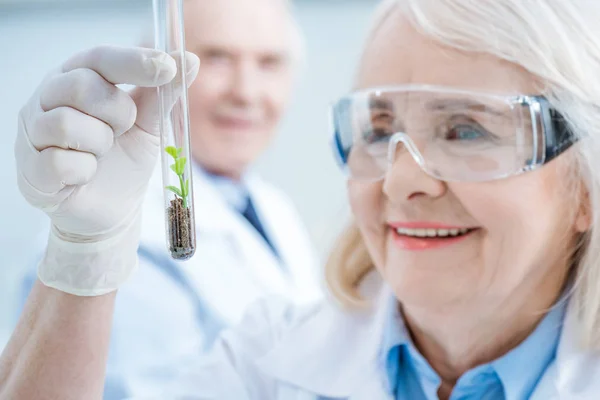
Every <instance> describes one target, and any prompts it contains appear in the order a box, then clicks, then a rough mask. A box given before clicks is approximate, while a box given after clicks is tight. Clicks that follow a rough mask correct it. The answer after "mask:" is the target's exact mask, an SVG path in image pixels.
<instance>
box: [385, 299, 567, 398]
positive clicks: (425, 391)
mask: <svg viewBox="0 0 600 400" xmlns="http://www.w3.org/2000/svg"><path fill="white" fill-rule="evenodd" d="M393 302H394V305H393V306H390V317H389V318H388V321H387V326H386V330H385V335H384V338H383V340H384V341H383V347H382V349H383V352H382V362H383V363H385V369H386V373H387V377H388V383H389V391H390V394H392V395H395V399H396V400H407V399H410V400H437V399H438V396H437V391H438V388H439V386H440V383H441V379H440V377H439V375H438V374H437V373H436V372H435V370H434V369H433V368H432V367H431V366H430V365H429V363H428V362H427V360H426V359H425V358H424V357H423V356H422V355H421V354H420V353H419V351H418V350H417V348H416V347H415V345H414V343H413V342H412V339H411V337H410V334H409V333H408V331H407V329H406V326H405V324H404V320H403V318H402V314H401V312H400V310H399V307H398V306H397V302H396V300H395V299H394V300H393ZM565 309H566V301H565V300H564V299H563V300H561V301H559V302H557V303H556V305H555V306H554V307H553V308H552V310H550V312H548V313H547V314H546V316H545V317H544V318H543V319H542V321H541V322H540V323H539V324H538V326H537V327H536V329H535V330H534V331H533V332H532V333H531V334H530V335H529V336H528V337H527V338H526V339H525V340H524V341H523V342H522V343H521V344H519V345H518V346H517V347H515V348H514V349H512V350H511V351H509V352H508V353H506V354H505V355H503V356H502V357H500V358H498V359H496V360H494V361H492V362H490V363H487V364H483V365H480V366H477V367H475V368H473V369H471V370H469V371H467V372H466V373H465V374H464V375H463V376H461V377H460V379H459V380H458V382H457V383H456V385H455V387H454V389H453V390H452V394H451V396H450V400H458V399H460V400H471V399H473V400H475V399H477V400H526V399H528V398H529V397H530V395H531V393H532V392H533V390H534V389H535V387H536V385H537V383H538V382H539V380H540V379H541V377H542V375H543V373H544V371H545V370H546V369H547V368H548V366H549V365H550V364H551V363H552V361H553V360H554V358H555V355H556V348H557V346H558V341H559V338H560V333H561V330H562V323H563V317H564V314H565Z"/></svg>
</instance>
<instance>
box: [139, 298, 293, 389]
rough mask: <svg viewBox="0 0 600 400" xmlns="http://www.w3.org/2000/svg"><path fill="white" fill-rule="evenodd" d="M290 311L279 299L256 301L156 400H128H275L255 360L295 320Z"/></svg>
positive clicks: (268, 379)
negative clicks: (241, 317) (240, 320)
mask: <svg viewBox="0 0 600 400" xmlns="http://www.w3.org/2000/svg"><path fill="white" fill-rule="evenodd" d="M293 311H295V310H294V308H293V307H292V306H289V305H288V303H287V302H285V301H284V300H282V299H279V298H276V299H272V298H270V299H263V300H260V301H258V302H256V303H255V304H253V305H252V306H251V307H249V309H248V312H247V313H246V315H245V317H244V318H243V320H242V322H241V323H240V324H239V325H238V326H236V327H235V328H232V329H228V330H226V331H224V332H223V333H222V334H221V336H220V337H219V339H218V340H217V342H216V343H215V345H214V347H213V349H212V351H211V352H210V354H208V355H207V356H205V357H203V358H201V359H199V360H198V361H197V362H195V363H190V364H188V365H185V366H183V365H182V366H181V367H180V371H179V374H178V376H177V378H176V379H174V380H173V381H172V382H171V384H170V385H169V386H168V387H167V388H166V389H165V390H164V391H163V392H162V393H161V394H160V395H159V396H154V397H152V396H148V397H143V396H140V397H133V398H132V399H130V400H150V399H153V400H155V399H183V398H186V399H188V398H189V399H219V400H255V399H261V400H275V399H276V398H277V397H276V396H277V384H276V381H275V380H274V379H272V378H271V377H269V376H266V375H263V374H262V373H261V371H260V369H258V368H257V367H256V365H255V362H256V361H257V360H258V359H260V358H261V357H262V356H263V355H265V354H266V353H267V352H268V351H269V350H270V349H271V348H272V347H273V345H274V344H275V343H276V342H277V340H278V338H279V337H281V335H282V333H283V332H285V330H287V329H288V328H289V327H290V326H291V325H292V324H293V321H295V320H296V318H295V313H294V312H293Z"/></svg>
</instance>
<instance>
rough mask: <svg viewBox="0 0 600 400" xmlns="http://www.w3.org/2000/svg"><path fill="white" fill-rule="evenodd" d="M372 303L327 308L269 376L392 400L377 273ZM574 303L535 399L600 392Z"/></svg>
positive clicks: (293, 332) (280, 348) (285, 348)
mask: <svg viewBox="0 0 600 400" xmlns="http://www.w3.org/2000/svg"><path fill="white" fill-rule="evenodd" d="M361 291H362V292H363V293H367V296H366V297H367V298H371V299H374V301H372V305H371V306H370V307H369V308H367V309H364V310H360V311H348V310H343V309H341V308H339V307H337V306H335V305H333V304H325V305H322V306H321V308H320V309H319V310H318V311H317V312H316V313H315V314H314V315H312V316H311V317H309V318H308V319H304V320H303V321H302V322H301V323H299V324H298V325H296V326H294V327H292V328H291V329H290V330H289V331H287V332H285V333H282V337H281V340H280V341H279V342H277V344H275V345H274V347H273V348H272V349H271V350H270V351H269V352H267V353H266V355H265V356H264V357H262V358H261V359H259V360H258V363H257V366H258V368H259V369H261V370H262V371H263V372H264V373H265V374H267V375H270V376H272V377H274V378H275V379H277V380H279V381H282V382H286V383H288V384H291V385H293V386H296V387H299V388H303V389H305V390H308V391H310V392H313V393H315V394H318V395H320V396H327V397H334V398H349V399H353V400H354V399H357V400H358V399H361V400H362V399H365V400H366V399H375V398H376V399H392V396H391V394H390V393H389V392H388V391H387V389H386V387H387V386H386V382H385V371H384V370H383V369H382V366H381V365H380V363H379V362H378V356H379V350H380V346H381V341H382V338H383V327H384V326H385V318H386V317H387V312H388V309H387V306H388V305H389V303H390V302H389V301H387V300H389V296H391V295H393V294H392V292H391V290H390V289H389V288H388V287H387V285H385V283H383V282H382V279H381V278H380V276H379V275H378V274H377V273H376V272H372V273H370V274H369V275H368V277H367V278H366V282H365V284H364V285H362V287H361ZM575 303H576V302H575V301H571V302H570V303H569V305H568V306H567V311H566V315H565V321H564V325H563V330H562V332H561V338H560V341H559V344H558V349H557V355H556V360H555V362H554V363H553V364H551V365H550V367H549V368H548V369H547V370H546V372H545V373H544V375H543V376H542V379H541V380H540V382H539V383H538V385H537V387H536V389H535V390H534V393H533V394H532V397H531V400H551V399H554V400H558V399H570V400H592V399H597V398H598V393H600V355H599V354H598V353H597V352H589V351H583V350H581V349H580V348H579V347H578V346H577V339H578V337H579V336H578V335H579V332H578V326H579V325H578V323H577V310H576V309H575V307H576V306H575Z"/></svg>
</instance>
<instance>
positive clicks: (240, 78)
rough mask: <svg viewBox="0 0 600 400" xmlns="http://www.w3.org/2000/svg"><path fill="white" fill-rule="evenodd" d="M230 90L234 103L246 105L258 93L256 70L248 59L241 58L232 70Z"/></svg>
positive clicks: (255, 97)
mask: <svg viewBox="0 0 600 400" xmlns="http://www.w3.org/2000/svg"><path fill="white" fill-rule="evenodd" d="M233 78H234V79H232V80H231V88H230V92H231V95H232V98H233V100H234V102H235V103H237V104H238V105H248V104H251V103H252V102H254V101H256V99H257V98H258V97H259V95H260V82H259V78H260V77H259V76H258V70H257V68H256V66H255V65H253V63H252V62H250V60H241V61H240V62H239V63H238V64H237V65H236V68H235V70H234V77H233Z"/></svg>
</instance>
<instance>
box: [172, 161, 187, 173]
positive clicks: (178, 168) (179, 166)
mask: <svg viewBox="0 0 600 400" xmlns="http://www.w3.org/2000/svg"><path fill="white" fill-rule="evenodd" d="M186 161H187V160H186V158H185V157H181V158H178V159H177V160H175V173H176V174H177V175H183V170H184V168H185V162H186Z"/></svg>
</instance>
